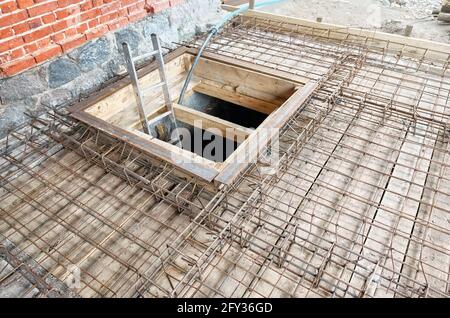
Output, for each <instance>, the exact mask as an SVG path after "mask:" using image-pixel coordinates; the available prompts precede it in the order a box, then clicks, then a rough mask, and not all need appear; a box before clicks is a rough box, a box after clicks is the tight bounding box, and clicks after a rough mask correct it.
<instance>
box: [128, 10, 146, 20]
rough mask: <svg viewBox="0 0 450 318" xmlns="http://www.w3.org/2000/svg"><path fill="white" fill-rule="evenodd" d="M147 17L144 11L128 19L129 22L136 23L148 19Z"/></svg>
mask: <svg viewBox="0 0 450 318" xmlns="http://www.w3.org/2000/svg"><path fill="white" fill-rule="evenodd" d="M146 16H147V12H145V11H142V12H138V13H135V14H133V15H130V16H129V17H128V20H129V21H130V22H135V21H138V20H141V19H143V18H144V17H146Z"/></svg>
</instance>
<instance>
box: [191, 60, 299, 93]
mask: <svg viewBox="0 0 450 318" xmlns="http://www.w3.org/2000/svg"><path fill="white" fill-rule="evenodd" d="M194 75H195V76H196V77H197V78H199V79H200V80H203V79H206V80H211V81H214V82H218V83H221V84H222V85H224V86H229V87H246V88H249V89H251V90H252V91H255V92H262V93H264V94H265V95H270V96H272V98H274V99H275V98H284V100H286V99H287V98H288V97H289V96H291V95H292V93H293V91H294V89H295V86H296V85H295V84H294V83H292V82H288V81H285V80H282V79H279V78H276V77H274V76H268V75H262V74H260V73H257V72H254V71H251V70H248V69H242V68H239V67H236V66H232V65H228V64H224V63H220V62H217V61H211V60H208V59H200V61H199V63H198V64H197V67H196V68H195V71H194ZM251 97H256V98H257V96H251Z"/></svg>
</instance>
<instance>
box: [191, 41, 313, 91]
mask: <svg viewBox="0 0 450 318" xmlns="http://www.w3.org/2000/svg"><path fill="white" fill-rule="evenodd" d="M188 52H189V53H192V54H194V55H195V54H197V52H198V50H197V49H193V48H192V49H189V50H188ZM202 57H203V58H205V59H208V60H212V61H216V62H222V63H226V64H228V65H234V66H236V67H239V68H242V69H245V70H250V71H254V72H257V73H260V74H264V75H268V76H273V77H277V78H280V79H282V80H285V81H286V82H290V83H293V84H296V85H298V84H302V85H303V84H306V83H307V82H308V81H309V79H308V78H306V77H303V76H300V75H295V74H292V73H288V72H285V71H281V70H276V69H273V68H271V67H268V66H264V65H259V64H254V63H251V62H248V61H243V60H238V59H234V58H232V57H229V56H225V55H220V54H217V53H212V52H203V54H202Z"/></svg>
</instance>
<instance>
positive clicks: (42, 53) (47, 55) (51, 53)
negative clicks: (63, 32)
mask: <svg viewBox="0 0 450 318" xmlns="http://www.w3.org/2000/svg"><path fill="white" fill-rule="evenodd" d="M61 53H62V49H61V46H59V45H57V44H55V45H51V46H49V47H46V48H43V49H41V50H39V51H37V52H34V53H33V56H34V58H35V59H36V62H37V63H41V62H44V61H46V60H49V59H51V58H52V57H55V56H58V55H60V54H61Z"/></svg>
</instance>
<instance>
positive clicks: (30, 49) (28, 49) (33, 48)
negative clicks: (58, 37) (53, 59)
mask: <svg viewBox="0 0 450 318" xmlns="http://www.w3.org/2000/svg"><path fill="white" fill-rule="evenodd" d="M24 49H25V52H27V53H28V54H30V53H33V52H34V51H37V50H38V49H39V47H38V45H37V42H33V43H30V44H26V45H24Z"/></svg>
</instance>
